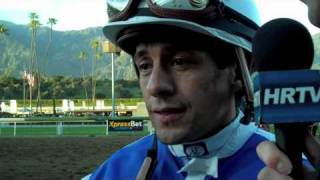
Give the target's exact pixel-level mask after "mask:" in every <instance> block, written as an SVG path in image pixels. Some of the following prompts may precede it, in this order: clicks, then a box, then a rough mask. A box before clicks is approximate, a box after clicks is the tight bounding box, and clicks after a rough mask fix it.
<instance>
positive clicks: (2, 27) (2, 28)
mask: <svg viewBox="0 0 320 180" xmlns="http://www.w3.org/2000/svg"><path fill="white" fill-rule="evenodd" d="M0 34H1V35H8V34H9V33H8V28H7V27H6V26H5V25H4V24H0Z"/></svg>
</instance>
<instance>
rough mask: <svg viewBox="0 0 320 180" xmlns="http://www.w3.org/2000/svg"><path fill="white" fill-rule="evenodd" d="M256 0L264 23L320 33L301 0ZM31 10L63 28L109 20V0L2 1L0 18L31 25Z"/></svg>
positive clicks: (88, 25) (96, 24)
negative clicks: (283, 21)
mask: <svg viewBox="0 0 320 180" xmlns="http://www.w3.org/2000/svg"><path fill="white" fill-rule="evenodd" d="M241 1H242V0H239V3H241ZM256 1H257V4H258V8H259V10H260V15H261V21H262V23H265V22H267V21H269V20H271V19H274V18H278V17H289V18H292V19H296V20H298V21H300V22H301V23H303V24H304V25H305V26H306V27H307V28H308V29H309V31H310V33H311V34H315V33H320V29H319V28H316V27H314V26H312V25H311V23H310V22H309V21H308V16H307V7H306V6H305V5H304V4H303V3H301V2H300V0H256ZM30 12H36V13H37V14H38V15H39V18H40V22H41V24H43V25H46V23H47V21H48V18H49V17H53V18H56V19H58V22H57V24H56V25H55V26H54V27H53V29H55V30H59V31H68V30H80V29H85V28H88V27H97V26H103V25H105V24H106V23H107V15H106V0H0V20H7V21H11V22H14V23H16V24H27V23H28V21H29V17H28V15H29V13H30Z"/></svg>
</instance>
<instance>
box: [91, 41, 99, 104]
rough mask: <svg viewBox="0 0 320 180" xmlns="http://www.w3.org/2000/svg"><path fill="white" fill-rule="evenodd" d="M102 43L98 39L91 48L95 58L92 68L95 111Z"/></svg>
mask: <svg viewBox="0 0 320 180" xmlns="http://www.w3.org/2000/svg"><path fill="white" fill-rule="evenodd" d="M99 45H100V42H99V40H97V39H94V40H92V41H91V48H92V49H93V58H92V66H91V68H92V69H91V78H92V80H91V86H92V103H93V109H94V104H95V101H96V85H97V80H96V72H95V71H96V70H95V66H96V63H97V61H98V60H99V59H101V53H100V52H99V47H100V46H99Z"/></svg>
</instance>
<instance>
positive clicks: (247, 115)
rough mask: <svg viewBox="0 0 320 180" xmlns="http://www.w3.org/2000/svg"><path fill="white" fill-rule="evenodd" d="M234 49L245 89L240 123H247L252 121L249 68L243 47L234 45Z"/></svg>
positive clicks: (251, 88) (251, 91) (251, 92)
mask: <svg viewBox="0 0 320 180" xmlns="http://www.w3.org/2000/svg"><path fill="white" fill-rule="evenodd" d="M235 51H236V54H237V57H238V58H237V59H238V62H237V63H238V65H239V67H240V71H241V78H242V79H241V80H242V83H243V86H244V91H245V104H244V108H245V109H244V118H242V120H241V123H243V124H249V123H250V122H251V121H253V117H254V115H253V110H254V108H253V100H254V99H253V98H254V95H253V87H252V82H251V78H250V73H249V69H248V66H247V63H246V62H247V61H246V57H245V55H244V51H243V48H241V47H238V46H236V47H235Z"/></svg>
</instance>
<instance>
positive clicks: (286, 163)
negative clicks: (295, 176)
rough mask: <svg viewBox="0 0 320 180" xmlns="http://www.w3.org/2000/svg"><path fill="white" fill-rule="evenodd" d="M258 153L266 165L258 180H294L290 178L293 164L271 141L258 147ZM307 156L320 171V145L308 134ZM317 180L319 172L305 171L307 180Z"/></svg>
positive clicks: (306, 138) (306, 139)
mask: <svg viewBox="0 0 320 180" xmlns="http://www.w3.org/2000/svg"><path fill="white" fill-rule="evenodd" d="M257 153H258V156H259V157H260V159H261V160H262V161H263V162H264V163H265V165H266V167H264V168H263V169H262V170H261V171H260V173H259V174H258V180H271V179H272V180H292V178H291V177H289V173H290V172H291V170H292V164H291V162H290V160H289V159H288V157H287V156H286V155H285V154H284V153H282V152H281V151H280V150H279V149H278V148H277V146H276V145H275V144H274V143H272V142H269V141H264V142H262V143H260V144H259V145H258V147H257ZM305 154H306V155H307V157H308V159H309V161H310V162H311V163H312V164H313V165H314V166H315V167H316V169H318V170H319V167H320V143H319V142H317V140H316V139H315V137H313V136H312V135H311V134H307V135H306V137H305ZM316 179H317V172H309V171H307V170H305V180H316Z"/></svg>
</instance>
